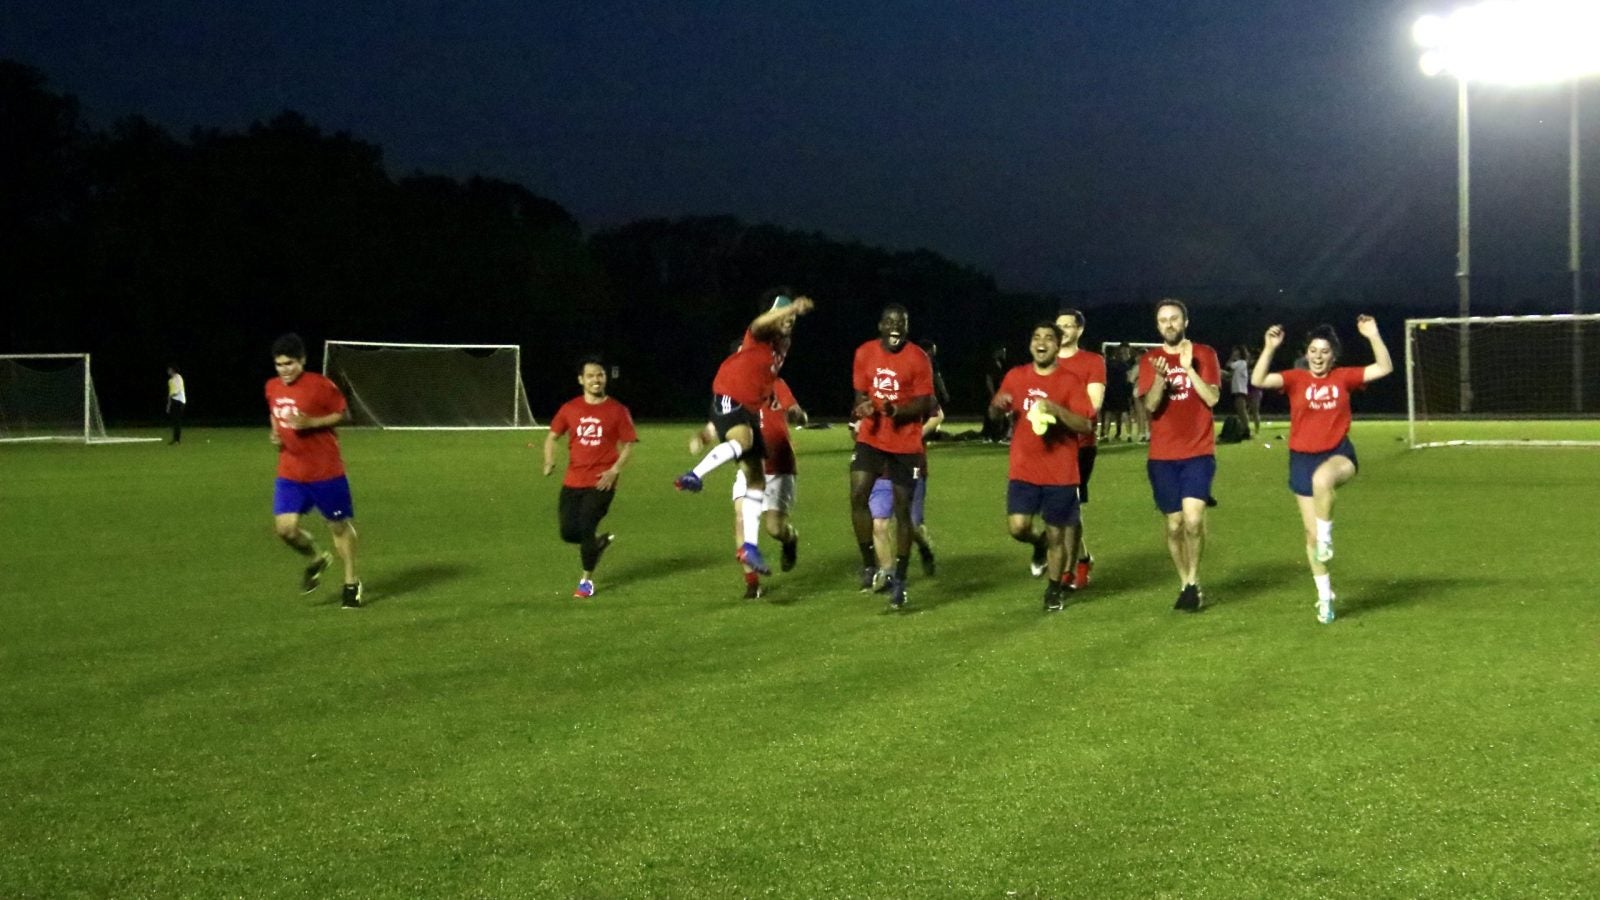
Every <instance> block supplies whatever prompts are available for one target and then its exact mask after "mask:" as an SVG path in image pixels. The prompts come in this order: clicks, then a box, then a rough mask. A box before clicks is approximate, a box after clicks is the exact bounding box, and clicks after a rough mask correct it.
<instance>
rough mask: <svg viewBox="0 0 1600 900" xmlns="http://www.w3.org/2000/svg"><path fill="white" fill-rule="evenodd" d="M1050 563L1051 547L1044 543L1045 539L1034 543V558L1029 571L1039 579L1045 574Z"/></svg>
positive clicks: (1029, 564)
mask: <svg viewBox="0 0 1600 900" xmlns="http://www.w3.org/2000/svg"><path fill="white" fill-rule="evenodd" d="M1049 563H1050V547H1049V545H1047V544H1046V543H1045V542H1044V538H1039V540H1037V541H1035V542H1034V545H1033V558H1032V559H1031V560H1029V561H1028V571H1030V572H1032V573H1033V577H1035V578H1038V577H1039V576H1040V575H1043V574H1044V570H1045V567H1046V566H1048V565H1049Z"/></svg>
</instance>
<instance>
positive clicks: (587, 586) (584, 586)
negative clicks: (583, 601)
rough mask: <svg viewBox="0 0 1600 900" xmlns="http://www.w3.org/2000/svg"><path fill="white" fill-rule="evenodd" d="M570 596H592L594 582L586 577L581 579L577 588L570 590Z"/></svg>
mask: <svg viewBox="0 0 1600 900" xmlns="http://www.w3.org/2000/svg"><path fill="white" fill-rule="evenodd" d="M572 596H574V597H580V598H587V597H593V596H594V582H592V581H590V580H589V579H587V578H584V579H581V580H580V581H579V582H578V589H577V590H575V591H573V592H572Z"/></svg>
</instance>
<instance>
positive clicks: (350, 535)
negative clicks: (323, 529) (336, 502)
mask: <svg viewBox="0 0 1600 900" xmlns="http://www.w3.org/2000/svg"><path fill="white" fill-rule="evenodd" d="M328 531H329V532H331V533H332V534H333V549H334V550H336V551H338V553H339V558H340V559H341V560H343V561H344V594H343V597H342V601H343V603H344V605H345V606H347V607H356V606H360V605H361V579H360V578H359V577H357V575H356V544H357V537H356V523H355V520H354V519H340V520H338V521H336V522H335V521H330V522H329V523H328Z"/></svg>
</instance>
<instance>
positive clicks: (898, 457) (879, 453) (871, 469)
mask: <svg viewBox="0 0 1600 900" xmlns="http://www.w3.org/2000/svg"><path fill="white" fill-rule="evenodd" d="M850 471H852V472H865V473H867V474H868V475H871V476H872V477H873V478H887V479H889V483H890V484H894V485H898V486H901V487H906V488H911V489H912V490H915V489H916V486H917V482H919V481H921V480H922V476H923V474H924V473H926V472H927V471H928V457H927V454H925V453H890V452H888V451H887V450H879V449H878V448H877V447H874V446H872V445H871V444H863V443H861V442H860V441H857V442H856V448H855V450H854V451H853V452H852V453H851V454H850Z"/></svg>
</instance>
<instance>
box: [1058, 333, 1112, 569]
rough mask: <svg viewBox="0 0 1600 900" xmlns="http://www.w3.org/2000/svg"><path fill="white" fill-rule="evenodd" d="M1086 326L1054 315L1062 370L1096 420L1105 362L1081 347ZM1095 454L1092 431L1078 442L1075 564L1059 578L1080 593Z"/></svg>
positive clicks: (1090, 565)
mask: <svg viewBox="0 0 1600 900" xmlns="http://www.w3.org/2000/svg"><path fill="white" fill-rule="evenodd" d="M1087 324H1088V319H1086V318H1085V317H1084V315H1083V313H1081V312H1079V311H1078V310H1076V309H1063V310H1062V311H1060V312H1058V313H1056V327H1057V328H1059V329H1061V352H1060V353H1059V354H1057V356H1058V357H1059V358H1060V360H1061V366H1062V367H1063V368H1065V369H1066V370H1067V371H1069V372H1072V373H1073V374H1075V375H1077V376H1078V377H1079V378H1081V379H1083V386H1084V390H1085V391H1087V392H1088V395H1089V403H1090V405H1091V406H1093V407H1094V415H1093V416H1092V417H1091V418H1095V419H1098V418H1099V416H1100V407H1101V405H1102V404H1104V403H1105V400H1106V358H1105V357H1104V356H1101V355H1100V354H1098V353H1096V352H1094V351H1093V350H1085V349H1084V348H1083V347H1082V346H1080V343H1079V342H1080V341H1081V340H1082V338H1083V329H1084V326H1086V325H1087ZM1098 453H1099V447H1098V446H1096V442H1095V435H1094V432H1093V431H1091V432H1089V433H1088V434H1086V435H1082V436H1080V437H1079V438H1078V524H1076V525H1074V526H1072V533H1071V534H1068V535H1067V540H1068V541H1069V542H1071V544H1072V547H1073V558H1075V559H1076V560H1077V561H1078V563H1077V565H1076V566H1074V567H1073V568H1072V569H1071V570H1069V571H1067V572H1066V573H1064V574H1063V575H1062V577H1063V578H1064V579H1067V580H1070V581H1071V582H1072V586H1073V587H1074V588H1075V589H1077V590H1080V591H1081V590H1083V589H1084V588H1086V587H1088V586H1089V573H1090V572H1091V571H1092V570H1093V569H1094V557H1092V556H1090V555H1089V545H1088V544H1087V543H1086V542H1085V541H1084V537H1083V507H1085V506H1088V505H1089V479H1090V478H1092V477H1094V460H1095V456H1096V455H1097V454H1098Z"/></svg>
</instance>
